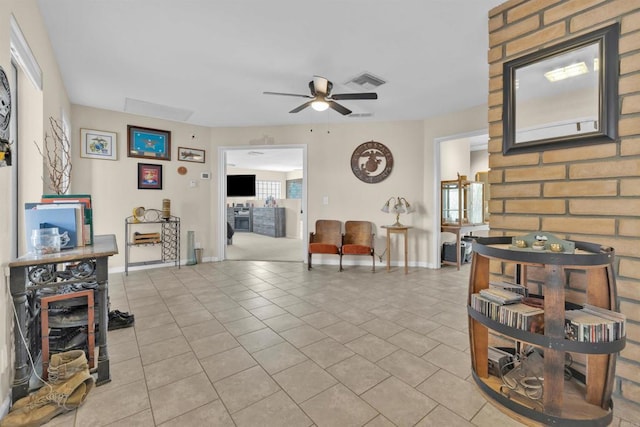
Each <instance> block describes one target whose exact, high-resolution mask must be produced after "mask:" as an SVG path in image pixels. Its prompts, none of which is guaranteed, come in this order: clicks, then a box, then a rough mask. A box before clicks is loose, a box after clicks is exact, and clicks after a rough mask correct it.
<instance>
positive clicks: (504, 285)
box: [489, 282, 529, 297]
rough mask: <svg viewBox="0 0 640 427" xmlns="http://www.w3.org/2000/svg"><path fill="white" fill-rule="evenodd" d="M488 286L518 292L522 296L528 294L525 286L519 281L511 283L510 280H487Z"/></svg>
mask: <svg viewBox="0 0 640 427" xmlns="http://www.w3.org/2000/svg"><path fill="white" fill-rule="evenodd" d="M489 288H494V289H504V290H505V291H510V292H514V293H516V294H520V295H522V296H523V297H527V296H529V290H528V289H527V287H526V286H523V285H521V284H519V283H511V282H489Z"/></svg>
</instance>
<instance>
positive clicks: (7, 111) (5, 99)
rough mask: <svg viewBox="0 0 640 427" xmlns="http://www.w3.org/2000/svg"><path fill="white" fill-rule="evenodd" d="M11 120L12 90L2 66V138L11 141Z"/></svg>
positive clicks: (0, 79)
mask: <svg viewBox="0 0 640 427" xmlns="http://www.w3.org/2000/svg"><path fill="white" fill-rule="evenodd" d="M10 120H11V91H10V90H9V80H8V79H7V75H6V74H5V72H4V69H3V68H2V67H0V140H3V141H9V121H10Z"/></svg>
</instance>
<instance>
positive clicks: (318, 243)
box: [307, 219, 342, 270]
mask: <svg viewBox="0 0 640 427" xmlns="http://www.w3.org/2000/svg"><path fill="white" fill-rule="evenodd" d="M341 246H342V222H341V221H336V220H332V219H319V220H317V221H316V231H315V232H311V233H309V251H308V258H309V259H308V264H307V268H308V269H309V270H311V255H312V254H331V255H338V256H340V254H341Z"/></svg>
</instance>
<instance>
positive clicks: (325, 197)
mask: <svg viewBox="0 0 640 427" xmlns="http://www.w3.org/2000/svg"><path fill="white" fill-rule="evenodd" d="M322 204H323V205H328V204H329V196H322Z"/></svg>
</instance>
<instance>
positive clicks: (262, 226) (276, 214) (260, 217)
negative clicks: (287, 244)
mask: <svg viewBox="0 0 640 427" xmlns="http://www.w3.org/2000/svg"><path fill="white" fill-rule="evenodd" d="M285 224H286V217H285V208H253V232H254V233H258V234H263V235H265V236H271V237H284V236H286V234H287V233H286V228H285Z"/></svg>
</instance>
